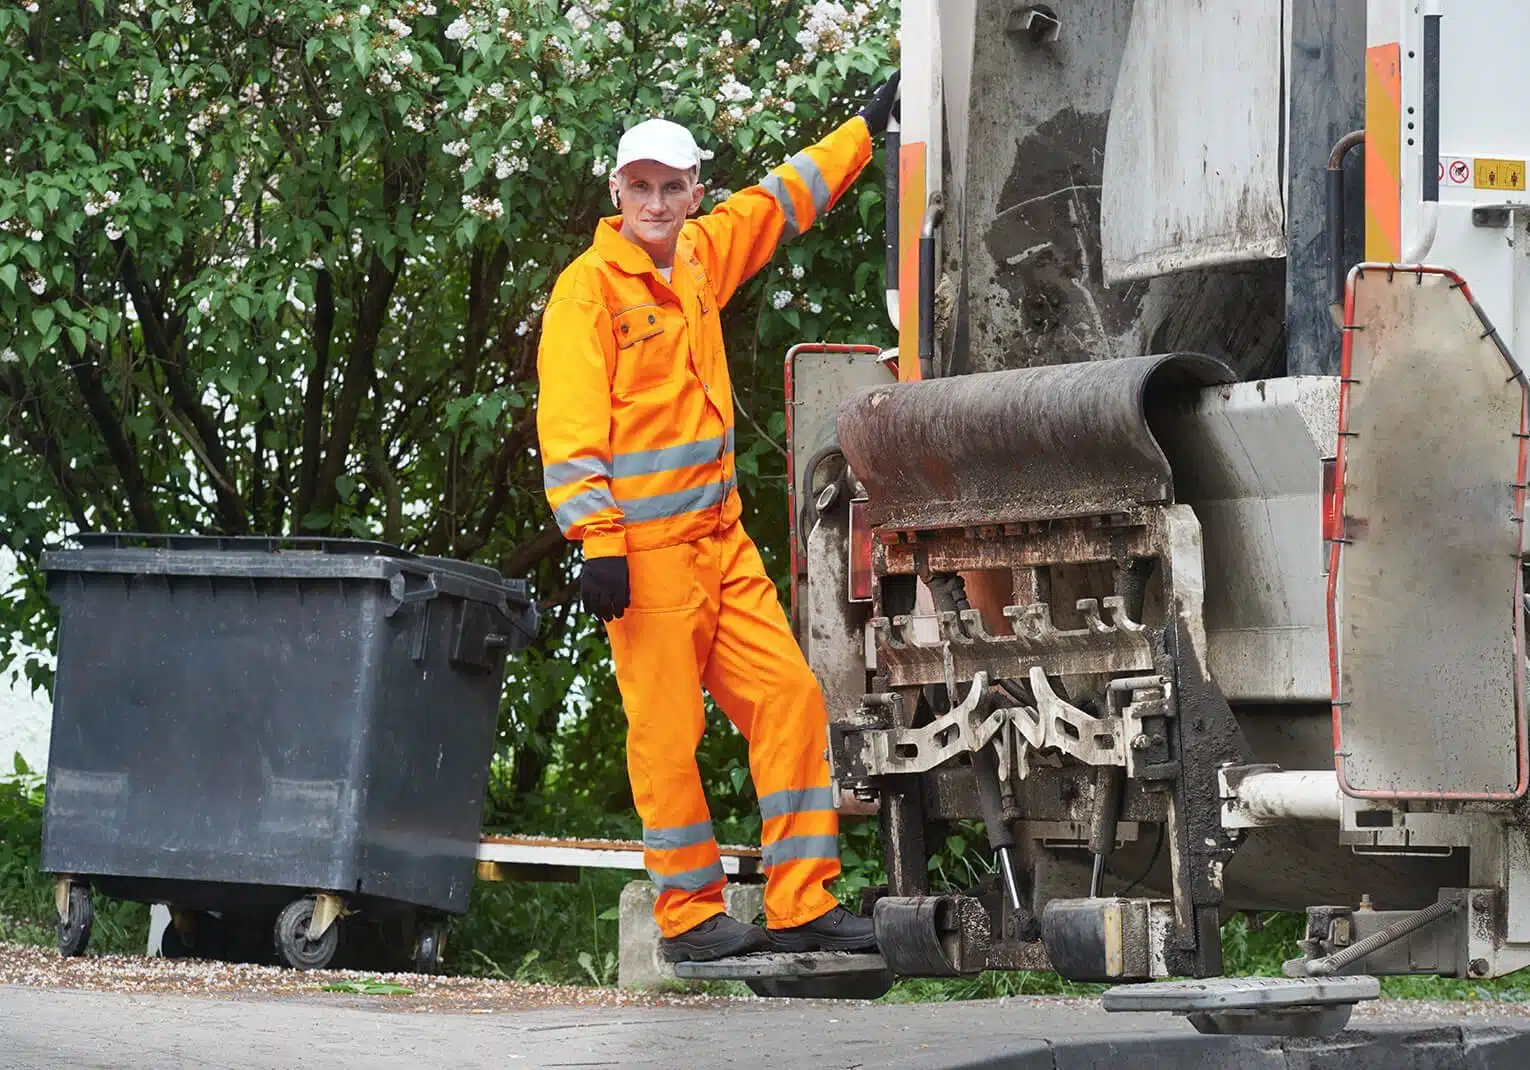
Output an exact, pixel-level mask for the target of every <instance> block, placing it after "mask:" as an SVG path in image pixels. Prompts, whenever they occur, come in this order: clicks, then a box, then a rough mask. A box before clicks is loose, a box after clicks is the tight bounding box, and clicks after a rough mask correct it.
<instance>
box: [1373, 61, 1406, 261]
mask: <svg viewBox="0 0 1530 1070" xmlns="http://www.w3.org/2000/svg"><path fill="white" fill-rule="evenodd" d="M1365 258H1366V259H1367V260H1380V261H1386V262H1389V263H1390V262H1395V261H1398V260H1401V259H1402V55H1401V47H1400V46H1399V45H1398V44H1397V42H1395V41H1394V42H1392V43H1391V44H1387V45H1376V46H1374V47H1372V48H1369V49H1366V53H1365Z"/></svg>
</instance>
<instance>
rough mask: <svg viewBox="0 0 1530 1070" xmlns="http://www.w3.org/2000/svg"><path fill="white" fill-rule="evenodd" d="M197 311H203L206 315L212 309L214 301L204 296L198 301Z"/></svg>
mask: <svg viewBox="0 0 1530 1070" xmlns="http://www.w3.org/2000/svg"><path fill="white" fill-rule="evenodd" d="M197 311H198V312H200V313H202V315H204V316H205V315H207V314H208V313H209V312H211V311H212V302H211V301H209V300H208V299H207V298H205V297H204V298H202V299H201V300H200V301H198V302H197Z"/></svg>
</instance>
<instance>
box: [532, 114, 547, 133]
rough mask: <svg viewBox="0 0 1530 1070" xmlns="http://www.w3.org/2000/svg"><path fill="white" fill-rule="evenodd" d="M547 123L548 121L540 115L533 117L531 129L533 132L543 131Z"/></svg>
mask: <svg viewBox="0 0 1530 1070" xmlns="http://www.w3.org/2000/svg"><path fill="white" fill-rule="evenodd" d="M545 122H547V120H546V119H544V118H542V117H541V116H540V115H533V116H532V117H531V128H532V129H533V130H540V129H542V124H543V123H545Z"/></svg>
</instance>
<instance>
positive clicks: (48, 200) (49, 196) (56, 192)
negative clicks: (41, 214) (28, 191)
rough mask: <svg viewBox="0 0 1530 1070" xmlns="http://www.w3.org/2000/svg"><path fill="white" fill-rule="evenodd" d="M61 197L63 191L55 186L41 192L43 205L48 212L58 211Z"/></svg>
mask: <svg viewBox="0 0 1530 1070" xmlns="http://www.w3.org/2000/svg"><path fill="white" fill-rule="evenodd" d="M63 195H64V191H63V190H61V189H59V188H58V187H57V186H49V187H48V188H47V189H45V190H43V195H42V198H43V203H44V204H46V205H47V206H48V211H50V212H56V211H58V202H59V198H61V197H62V196H63Z"/></svg>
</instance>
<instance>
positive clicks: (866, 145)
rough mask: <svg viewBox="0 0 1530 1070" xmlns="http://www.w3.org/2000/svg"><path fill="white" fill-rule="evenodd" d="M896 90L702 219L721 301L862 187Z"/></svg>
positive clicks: (703, 249)
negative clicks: (874, 141)
mask: <svg viewBox="0 0 1530 1070" xmlns="http://www.w3.org/2000/svg"><path fill="white" fill-rule="evenodd" d="M897 91H898V77H897V75H894V76H893V77H892V78H891V79H890V80H889V81H888V82H887V83H886V84H884V85H883V86H882V87H881V88H880V89H879V90H878V91H877V93H876V95H875V96H874V97H873V98H872V99H871V101H869V102H868V103H867V105H866V106H865V107H864V108H862V109H861V111H860V112H859V113H857V114H856V115H855V116H854V117H852V118H851V119H849V120H848V121H847V122H844V123H842V124H841V125H840V126H839V127H838V128H837V129H835V130H833V131H832V132H830V133H829V135H828V136H827V137H825V138H824V139H823V140H822V141H819V142H818V143H817V144H814V145H809V146H808V147H807V148H805V149H803V150H802V151H801V152H799V153H797V154H796V155H795V156H793V157H792V158H791V159H790V160H787V161H786V162H785V163H783V164H781V165H780V166H779V167H775V168H773V169H772V170H771V172H770V173H769V174H768V175H766V176H765V178H764V179H762V180H761V181H760V182H758V183H757V184H755V185H753V186H750V187H749V188H747V189H742V190H739V191H738V192H737V193H735V194H734V195H733V196H731V197H729V198H728V199H727V200H725V201H723V202H722V204H720V205H718V206H717V207H716V208H714V209H713V210H712V211H711V212H710V213H709V214H707V215H704V216H701V217H700V218H698V219H697V220H696V222H695V226H694V228H693V229H692V233H693V234H695V235H696V254H697V256H699V257H700V258H701V261H702V265H703V266H704V267H705V268H706V269H707V273H708V274H709V275H711V277H712V285H713V287H714V288H715V289H716V292H717V300H718V301H719V302H720V303H722V304H727V303H728V301H729V299H730V298H732V296H733V294H734V291H736V290H737V289H738V288H739V286H741V285H742V284H743V283H744V281H745V280H747V279H748V278H749V277H750V276H751V275H753V274H754V273H755V272H756V271H759V270H760V268H762V267H764V266H765V265H766V264H768V263H769V262H770V258H771V257H773V256H774V255H775V253H776V249H777V248H778V247H779V246H780V245H781V243H782V242H784V241H791V240H792V239H793V238H795V237H796V236H797V235H798V234H801V233H802V232H803V231H805V230H807V229H808V228H809V227H811V226H812V225H813V224H814V223H815V222H817V221H818V220H819V219H820V218H822V217H823V214H824V213H825V212H827V211H828V210H829V209H831V208H833V207H834V205H835V204H837V203H838V202H839V199H840V197H841V196H843V195H844V193H845V191H846V190H848V189H849V188H850V187H851V186H852V185H854V184H855V180H856V179H857V178H859V177H860V174H861V171H862V170H864V169H865V167H866V164H867V163H868V162H869V161H870V160H871V139H872V136H873V135H875V134H880V133H882V132H883V131H885V130H886V129H887V120H888V118H889V116H890V115H891V113H892V109H893V105H894V100H895V98H896V95H897ZM891 166H896V163H893V164H891Z"/></svg>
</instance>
